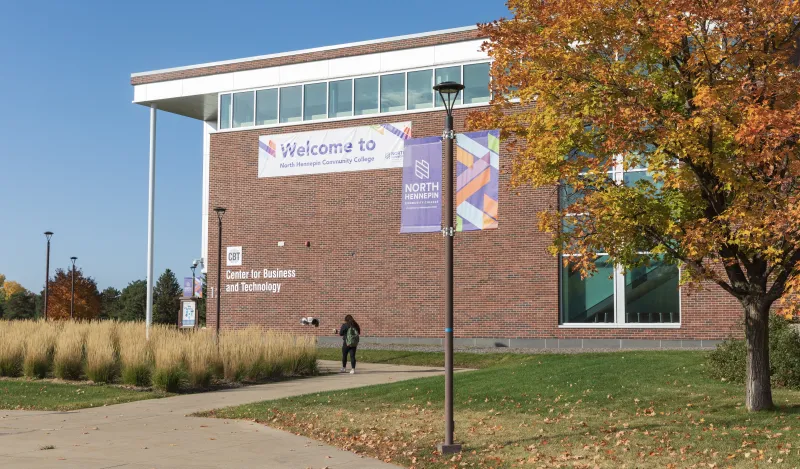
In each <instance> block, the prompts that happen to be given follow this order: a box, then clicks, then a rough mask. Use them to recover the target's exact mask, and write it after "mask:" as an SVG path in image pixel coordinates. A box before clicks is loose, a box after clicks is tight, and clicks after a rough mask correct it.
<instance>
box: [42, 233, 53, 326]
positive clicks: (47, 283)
mask: <svg viewBox="0 0 800 469" xmlns="http://www.w3.org/2000/svg"><path fill="white" fill-rule="evenodd" d="M44 235H45V237H46V238H47V261H46V267H45V277H44V320H45V321H47V297H48V295H49V294H50V238H52V237H53V232H52V231H45V232H44Z"/></svg>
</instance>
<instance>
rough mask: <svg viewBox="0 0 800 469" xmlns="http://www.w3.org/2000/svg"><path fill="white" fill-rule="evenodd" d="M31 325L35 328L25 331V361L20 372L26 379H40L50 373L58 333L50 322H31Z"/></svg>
mask: <svg viewBox="0 0 800 469" xmlns="http://www.w3.org/2000/svg"><path fill="white" fill-rule="evenodd" d="M31 323H32V324H35V328H33V329H32V330H29V331H27V335H26V337H25V359H24V361H23V365H22V371H23V374H24V375H25V376H26V377H28V378H40V379H41V378H44V377H45V376H47V372H49V371H50V364H51V362H52V360H53V350H54V349H55V346H56V338H57V337H58V331H57V330H56V326H55V325H54V324H53V323H52V322H50V323H46V322H44V321H36V322H33V321H31Z"/></svg>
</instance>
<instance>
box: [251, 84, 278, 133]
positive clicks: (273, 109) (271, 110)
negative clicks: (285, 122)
mask: <svg viewBox="0 0 800 469" xmlns="http://www.w3.org/2000/svg"><path fill="white" fill-rule="evenodd" d="M277 123H278V89H277V88H273V89H271V90H259V91H256V125H268V124H277Z"/></svg>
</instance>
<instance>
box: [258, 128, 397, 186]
mask: <svg viewBox="0 0 800 469" xmlns="http://www.w3.org/2000/svg"><path fill="white" fill-rule="evenodd" d="M409 138H411V122H410V121H409V122H396V123H392V124H379V125H365V126H362V127H350V128H346V129H329V130H315V131H311V132H297V133H287V134H273V135H263V136H261V137H259V138H258V177H260V178H270V177H281V176H299V175H305V174H323V173H340V172H345V171H366V170H370V169H389V168H401V167H402V166H403V144H404V143H405V141H406V140H408V139H409Z"/></svg>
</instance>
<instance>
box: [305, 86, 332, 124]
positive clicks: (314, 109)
mask: <svg viewBox="0 0 800 469" xmlns="http://www.w3.org/2000/svg"><path fill="white" fill-rule="evenodd" d="M303 99H304V101H303V120H306V121H313V120H317V119H324V118H326V117H328V109H327V102H328V84H327V83H314V84H313V85H305V96H304V97H303Z"/></svg>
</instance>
